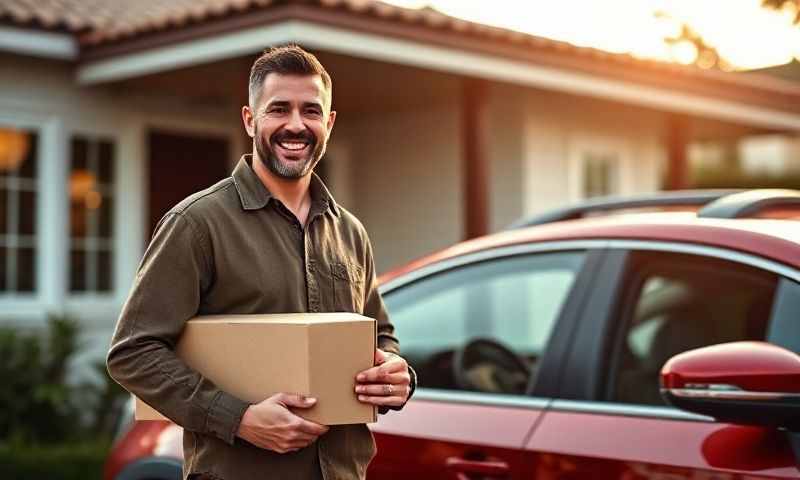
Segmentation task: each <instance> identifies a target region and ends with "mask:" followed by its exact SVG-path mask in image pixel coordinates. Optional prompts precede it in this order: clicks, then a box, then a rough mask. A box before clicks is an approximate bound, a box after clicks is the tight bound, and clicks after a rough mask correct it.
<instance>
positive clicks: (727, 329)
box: [610, 252, 778, 405]
mask: <svg viewBox="0 0 800 480" xmlns="http://www.w3.org/2000/svg"><path fill="white" fill-rule="evenodd" d="M777 281H778V277H777V276H776V275H774V274H772V273H769V272H765V271H762V270H759V269H757V268H754V267H750V266H746V265H741V264H738V263H734V262H728V261H724V260H719V259H713V258H708V257H702V256H698V255H687V254H674V253H663V252H635V253H634V254H633V257H632V262H631V267H630V269H629V271H628V274H627V275H626V284H625V285H623V288H622V290H621V291H622V292H625V294H626V297H625V298H624V300H623V303H622V307H621V309H620V316H621V318H622V319H623V328H622V331H621V336H620V338H619V340H618V342H617V349H616V355H615V368H614V369H613V371H612V375H611V379H612V381H611V385H612V388H611V394H610V399H611V400H613V401H618V402H625V403H638V404H650V405H664V402H663V400H662V399H661V395H660V392H659V373H660V371H661V367H662V366H663V365H664V363H666V361H667V360H669V359H670V357H672V356H674V355H677V354H678V353H681V352H685V351H687V350H691V349H694V348H699V347H704V346H707V345H715V344H718V343H726V342H735V341H740V340H765V338H766V331H767V325H768V323H769V318H770V314H771V311H772V307H773V298H774V296H775V288H776V285H777Z"/></svg>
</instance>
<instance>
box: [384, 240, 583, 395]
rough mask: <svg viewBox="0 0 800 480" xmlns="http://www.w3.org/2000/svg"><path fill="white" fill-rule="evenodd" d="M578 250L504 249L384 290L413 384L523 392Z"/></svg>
mask: <svg viewBox="0 0 800 480" xmlns="http://www.w3.org/2000/svg"><path fill="white" fill-rule="evenodd" d="M584 257H585V253H584V252H559V253H543V254H534V255H524V256H513V257H505V258H501V259H495V260H489V261H484V262H481V263H478V264H474V265H469V266H465V267H460V268H457V269H453V270H447V271H445V272H442V273H439V274H436V275H433V276H431V277H427V278H425V279H422V280H419V281H417V282H414V283H413V284H410V285H408V286H405V287H401V288H399V289H397V290H394V291H391V292H388V293H387V294H386V295H385V301H386V305H387V308H388V310H389V315H390V317H391V319H392V322H393V323H394V325H395V328H396V329H397V335H398V338H399V339H400V345H401V349H402V351H403V355H404V357H406V358H407V359H408V360H409V362H410V363H411V365H412V366H414V368H415V370H416V372H417V376H418V382H419V386H421V387H429V388H440V389H449V390H467V391H479V392H492V393H508V394H523V393H524V392H525V390H526V387H527V385H528V384H529V382H530V381H531V380H532V379H533V377H534V375H535V371H536V361H537V359H538V358H539V357H540V356H541V355H542V353H543V351H544V349H545V346H546V345H547V341H548V338H549V337H550V334H551V331H552V329H553V326H554V325H555V321H556V319H557V318H558V315H559V313H560V311H561V308H562V306H563V304H564V301H565V300H566V298H567V295H568V294H569V292H570V290H571V288H572V285H573V283H574V281H575V277H576V276H577V274H578V272H579V271H580V268H581V266H582V264H583V260H584Z"/></svg>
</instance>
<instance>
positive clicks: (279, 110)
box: [267, 107, 286, 113]
mask: <svg viewBox="0 0 800 480" xmlns="http://www.w3.org/2000/svg"><path fill="white" fill-rule="evenodd" d="M284 112H286V109H285V108H283V107H272V108H270V109H269V110H267V113H284Z"/></svg>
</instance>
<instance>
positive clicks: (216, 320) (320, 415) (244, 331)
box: [135, 312, 377, 425]
mask: <svg viewBox="0 0 800 480" xmlns="http://www.w3.org/2000/svg"><path fill="white" fill-rule="evenodd" d="M376 333H377V332H376V322H375V320H374V319H371V318H367V317H364V316H361V315H358V314H355V313H343V312H342V313H296V314H271V315H213V316H204V317H196V318H193V319H191V320H189V321H188V322H187V324H186V328H185V329H184V331H183V334H182V335H181V337H180V340H179V341H178V345H177V347H176V353H177V354H178V356H179V357H180V358H181V359H183V360H184V361H185V362H186V363H187V364H188V365H189V366H190V367H192V368H193V369H195V370H197V371H198V372H200V373H201V374H202V375H203V376H205V377H206V378H208V379H209V380H211V381H212V382H214V383H215V384H216V385H217V386H218V387H220V388H221V389H223V390H225V391H227V392H228V393H230V394H232V395H235V396H237V397H239V398H241V399H242V400H245V401H247V402H251V403H258V402H260V401H262V400H264V399H266V398H268V397H270V396H272V395H274V394H275V393H278V392H287V393H302V394H306V395H310V396H313V397H316V398H317V404H316V405H315V406H314V407H312V408H309V409H297V410H295V413H297V414H298V415H300V416H302V417H303V418H306V419H308V420H311V421H314V422H317V423H320V424H323V425H340V424H347V423H371V422H375V421H376V420H377V412H376V408H375V407H373V406H371V405H366V404H363V403H361V402H359V401H358V399H357V398H356V394H355V391H354V387H355V376H356V374H357V373H358V372H360V371H362V370H366V369H368V368H370V367H372V365H373V361H374V354H375V346H376V343H375V342H376ZM135 416H136V419H137V420H166V418H165V417H163V416H162V415H161V414H160V413H158V412H157V411H156V410H155V409H153V408H151V407H150V406H149V405H147V404H146V403H145V402H143V401H141V400H140V399H138V398H137V399H136V413H135Z"/></svg>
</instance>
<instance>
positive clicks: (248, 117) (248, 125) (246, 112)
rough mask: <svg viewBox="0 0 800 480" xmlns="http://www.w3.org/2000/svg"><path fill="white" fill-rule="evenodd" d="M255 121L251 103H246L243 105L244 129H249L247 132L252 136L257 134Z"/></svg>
mask: <svg viewBox="0 0 800 480" xmlns="http://www.w3.org/2000/svg"><path fill="white" fill-rule="evenodd" d="M254 122H255V117H254V116H253V111H252V110H251V109H250V106H249V105H245V106H244V107H242V123H243V124H244V129H245V130H246V131H247V134H248V135H250V138H253V137H254V136H255V134H256V127H255V123H254Z"/></svg>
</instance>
